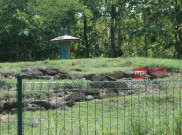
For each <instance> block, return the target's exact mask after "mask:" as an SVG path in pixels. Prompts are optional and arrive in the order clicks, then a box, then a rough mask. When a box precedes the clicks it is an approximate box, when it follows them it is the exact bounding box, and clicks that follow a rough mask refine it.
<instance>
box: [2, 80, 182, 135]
mask: <svg viewBox="0 0 182 135" xmlns="http://www.w3.org/2000/svg"><path fill="white" fill-rule="evenodd" d="M1 85H2V84H1ZM8 86H9V87H4V88H5V89H4V90H3V89H1V90H0V93H1V94H0V95H1V99H0V100H1V108H0V135H16V134H18V135H21V134H23V135H39V134H40V135H41V134H42V135H45V134H50V135H62V134H65V135H70V134H72V135H78V134H79V135H85V134H86V135H93V134H97V135H100V134H102V135H118V134H126V135H128V134H137V135H142V134H149V135H150V134H152V135H157V134H160V135H161V134H170V135H171V134H174V135H181V134H182V102H181V98H182V81H181V80H166V81H156V80H155V81H154V80H153V81H146V80H140V81H116V82H88V81H85V82H67V83H65V82H64V83H63V82H23V83H22V78H21V77H18V82H17V86H18V87H17V88H18V89H17V91H15V90H16V89H14V88H15V86H16V83H12V84H10V85H8ZM16 95H17V96H16Z"/></svg>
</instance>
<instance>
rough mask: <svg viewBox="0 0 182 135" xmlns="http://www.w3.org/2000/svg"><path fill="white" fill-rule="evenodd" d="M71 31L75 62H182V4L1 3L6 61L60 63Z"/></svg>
mask: <svg viewBox="0 0 182 135" xmlns="http://www.w3.org/2000/svg"><path fill="white" fill-rule="evenodd" d="M63 28H67V30H68V32H69V34H70V35H73V36H77V37H79V38H80V39H81V40H80V42H79V43H75V44H74V46H72V52H73V55H72V56H73V57H76V58H82V57H99V56H104V57H119V56H146V57H171V58H172V57H173V58H181V57H182V0H34V1H32V0H0V47H1V49H0V61H24V60H41V59H56V58H58V53H59V50H58V45H57V44H53V43H51V42H50V39H52V38H54V37H57V36H59V35H61V31H62V29H63Z"/></svg>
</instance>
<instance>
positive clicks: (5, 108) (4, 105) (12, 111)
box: [0, 81, 17, 135]
mask: <svg viewBox="0 0 182 135" xmlns="http://www.w3.org/2000/svg"><path fill="white" fill-rule="evenodd" d="M16 95H17V92H16V83H5V82H3V81H1V82H0V135H12V134H17V113H16V112H17V97H16Z"/></svg>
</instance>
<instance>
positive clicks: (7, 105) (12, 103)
mask: <svg viewBox="0 0 182 135" xmlns="http://www.w3.org/2000/svg"><path fill="white" fill-rule="evenodd" d="M27 106H28V102H27V101H24V102H23V107H27ZM13 108H17V101H8V102H4V104H3V109H4V110H11V109H13Z"/></svg>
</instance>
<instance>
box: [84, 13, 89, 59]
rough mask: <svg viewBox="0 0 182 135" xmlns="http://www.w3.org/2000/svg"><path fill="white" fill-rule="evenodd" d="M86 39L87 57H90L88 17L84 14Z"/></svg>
mask: <svg viewBox="0 0 182 135" xmlns="http://www.w3.org/2000/svg"><path fill="white" fill-rule="evenodd" d="M84 40H85V45H86V52H85V53H86V57H89V53H90V52H89V49H90V45H89V43H88V37H87V17H86V16H85V15H84Z"/></svg>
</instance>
